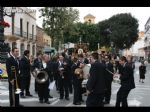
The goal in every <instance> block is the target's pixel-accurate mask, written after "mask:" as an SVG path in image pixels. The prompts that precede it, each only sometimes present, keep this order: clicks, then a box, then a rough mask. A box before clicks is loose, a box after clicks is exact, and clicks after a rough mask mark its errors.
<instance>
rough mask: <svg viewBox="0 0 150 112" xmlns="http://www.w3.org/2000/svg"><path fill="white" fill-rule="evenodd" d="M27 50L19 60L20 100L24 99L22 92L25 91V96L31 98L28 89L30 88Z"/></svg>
mask: <svg viewBox="0 0 150 112" xmlns="http://www.w3.org/2000/svg"><path fill="white" fill-rule="evenodd" d="M29 54H30V52H29V50H25V51H24V56H23V57H22V58H21V61H20V72H21V73H20V77H21V93H20V95H21V98H25V96H24V90H25V91H26V96H31V97H32V95H31V94H30V91H29V88H30V80H31V74H30V68H31V67H30V60H29Z"/></svg>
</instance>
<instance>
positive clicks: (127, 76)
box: [116, 56, 135, 107]
mask: <svg viewBox="0 0 150 112" xmlns="http://www.w3.org/2000/svg"><path fill="white" fill-rule="evenodd" d="M119 63H120V64H121V65H122V70H121V72H120V80H121V87H120V89H119V90H118V92H117V100H116V107H120V103H122V107H128V103H127V97H128V94H129V92H130V91H131V89H134V88H135V83H134V76H133V72H132V67H131V66H130V65H129V64H128V63H127V59H126V57H124V56H122V57H121V58H120V61H119Z"/></svg>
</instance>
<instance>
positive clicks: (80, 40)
mask: <svg viewBox="0 0 150 112" xmlns="http://www.w3.org/2000/svg"><path fill="white" fill-rule="evenodd" d="M79 42H80V45H81V42H82V38H81V37H80V39H79Z"/></svg>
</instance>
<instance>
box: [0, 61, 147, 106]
mask: <svg viewBox="0 0 150 112" xmlns="http://www.w3.org/2000/svg"><path fill="white" fill-rule="evenodd" d="M138 67H139V63H138V62H137V63H136V68H135V74H134V77H135V83H136V88H135V89H134V90H132V91H131V92H130V94H129V97H128V103H129V106H136V107H139V106H150V100H149V97H150V66H148V67H147V73H146V75H145V77H146V80H145V82H144V83H139V71H138ZM119 87H120V85H119V84H115V83H113V84H112V99H111V102H110V104H109V105H106V107H109V106H111V107H114V105H115V102H116V93H117V91H118V89H119ZM30 91H31V94H33V96H34V97H27V98H25V99H22V98H21V99H20V103H21V104H23V105H24V106H29V107H32V106H34V107H40V106H41V107H49V106H63V107H73V106H75V105H73V104H72V100H73V94H70V100H69V101H66V100H59V94H58V93H57V91H56V89H55V88H54V90H53V91H51V95H52V96H53V97H54V98H52V99H50V102H51V104H44V103H43V104H40V103H39V101H38V96H37V94H35V93H34V78H33V77H32V80H31V88H30ZM83 99H84V101H86V96H83ZM0 106H9V99H8V82H7V81H1V82H0ZM80 106H82V107H85V102H84V103H82V105H80ZM80 106H77V107H80Z"/></svg>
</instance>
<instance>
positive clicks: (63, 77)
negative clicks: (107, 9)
mask: <svg viewBox="0 0 150 112" xmlns="http://www.w3.org/2000/svg"><path fill="white" fill-rule="evenodd" d="M58 71H59V89H60V99H63V97H64V92H65V99H66V100H69V84H68V82H69V76H68V75H69V74H68V63H67V61H66V60H64V57H63V56H62V55H60V56H59V63H58Z"/></svg>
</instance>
